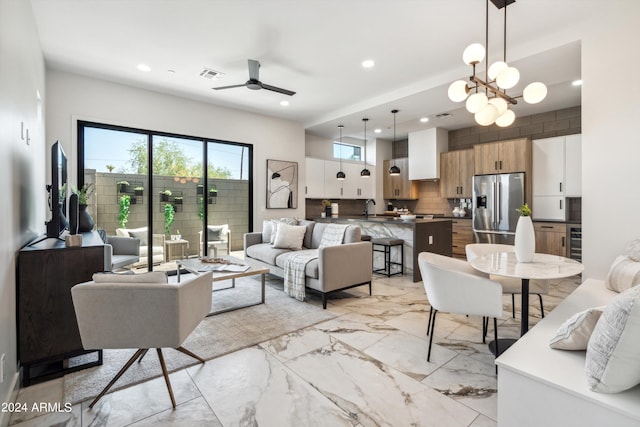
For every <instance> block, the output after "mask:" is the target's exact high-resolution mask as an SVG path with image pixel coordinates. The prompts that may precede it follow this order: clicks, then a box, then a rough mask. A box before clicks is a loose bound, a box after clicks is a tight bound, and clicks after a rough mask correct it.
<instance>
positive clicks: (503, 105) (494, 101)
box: [489, 96, 509, 116]
mask: <svg viewBox="0 0 640 427" xmlns="http://www.w3.org/2000/svg"><path fill="white" fill-rule="evenodd" d="M489 104H491V105H493V106H494V107H496V109H497V110H498V116H501V115H502V113H504V112H505V111H507V108H508V107H509V106H508V104H507V101H505V100H504V99H502V98H500V97H497V96H496V97H495V98H491V99H490V100H489Z"/></svg>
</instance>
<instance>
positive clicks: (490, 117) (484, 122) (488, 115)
mask: <svg viewBox="0 0 640 427" xmlns="http://www.w3.org/2000/svg"><path fill="white" fill-rule="evenodd" d="M474 117H475V119H476V123H478V124H479V125H480V126H489V125H491V124H493V122H495V121H496V119H497V118H498V109H497V108H496V107H495V106H494V105H492V104H487V105H485V107H484V108H483V109H482V110H480V111H478V112H477V113H476V114H475V115H474Z"/></svg>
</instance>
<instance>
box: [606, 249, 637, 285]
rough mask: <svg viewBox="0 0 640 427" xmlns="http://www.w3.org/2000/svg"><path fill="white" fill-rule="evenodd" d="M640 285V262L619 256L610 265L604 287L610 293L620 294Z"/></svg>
mask: <svg viewBox="0 0 640 427" xmlns="http://www.w3.org/2000/svg"><path fill="white" fill-rule="evenodd" d="M639 283H640V262H636V261H633V260H632V259H630V258H628V257H626V256H624V255H620V256H618V257H617V258H616V259H615V260H614V261H613V264H611V268H610V269H609V274H607V278H606V279H605V285H606V287H607V288H609V289H611V290H612V291H616V292H622V291H625V290H627V289H629V288H631V287H632V286H634V285H637V284H639Z"/></svg>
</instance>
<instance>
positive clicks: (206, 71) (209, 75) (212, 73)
mask: <svg viewBox="0 0 640 427" xmlns="http://www.w3.org/2000/svg"><path fill="white" fill-rule="evenodd" d="M200 76H201V77H204V78H205V79H207V80H217V79H219V78H221V77H222V76H224V73H221V72H220V71H216V70H212V69H211V68H206V67H205V68H203V69H202V71H200Z"/></svg>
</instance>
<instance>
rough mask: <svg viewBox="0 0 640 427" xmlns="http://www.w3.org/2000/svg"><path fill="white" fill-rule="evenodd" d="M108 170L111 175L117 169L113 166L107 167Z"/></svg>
mask: <svg viewBox="0 0 640 427" xmlns="http://www.w3.org/2000/svg"><path fill="white" fill-rule="evenodd" d="M106 168H107V170H108V171H109V173H111V172H113V170H114V169H115V168H116V167H115V166H113V165H107V166H106Z"/></svg>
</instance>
